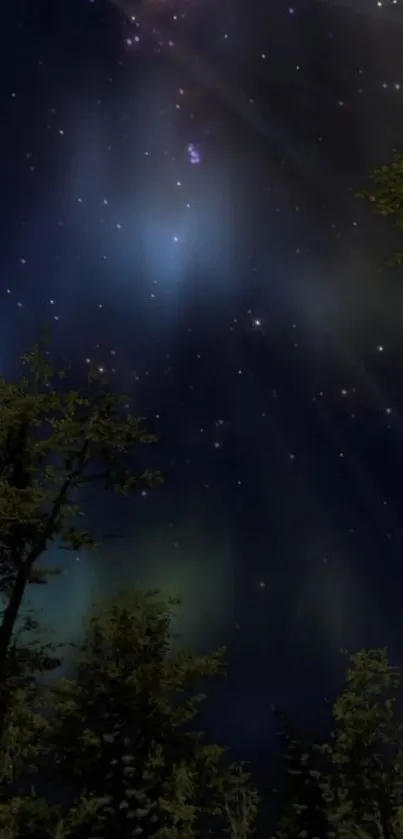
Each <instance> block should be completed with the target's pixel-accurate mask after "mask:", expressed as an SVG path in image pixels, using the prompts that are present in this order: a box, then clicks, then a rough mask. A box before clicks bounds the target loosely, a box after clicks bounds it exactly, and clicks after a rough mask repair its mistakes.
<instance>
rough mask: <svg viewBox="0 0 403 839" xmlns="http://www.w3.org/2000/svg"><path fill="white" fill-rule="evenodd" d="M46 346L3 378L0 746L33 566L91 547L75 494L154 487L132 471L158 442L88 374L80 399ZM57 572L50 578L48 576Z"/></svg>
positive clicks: (40, 576) (38, 573)
mask: <svg viewBox="0 0 403 839" xmlns="http://www.w3.org/2000/svg"><path fill="white" fill-rule="evenodd" d="M65 377H66V371H64V370H61V371H57V370H56V369H55V368H54V367H53V366H52V365H51V364H50V362H49V358H48V354H47V352H46V350H45V349H44V347H42V346H40V345H36V346H35V347H34V348H33V349H32V350H31V352H29V353H27V354H26V355H24V356H23V357H22V359H21V375H20V378H19V379H18V380H17V381H15V382H13V381H8V380H6V379H4V378H0V597H1V598H2V599H3V601H4V603H5V607H4V611H3V615H2V621H1V625H0V685H1V686H2V689H1V691H0V741H1V738H2V736H3V727H4V721H5V715H6V711H7V704H8V701H9V697H8V692H7V688H6V681H7V679H6V677H7V658H8V654H9V652H10V649H11V645H12V638H13V633H14V631H15V628H16V626H17V619H18V617H19V614H20V610H21V604H22V602H23V597H24V593H25V590H26V587H27V586H29V585H32V584H43V583H45V582H46V580H47V575H48V572H46V571H45V569H43V568H41V567H39V566H38V561H40V558H41V557H42V556H43V555H44V553H45V552H46V550H47V549H48V547H49V545H50V544H51V543H57V545H58V546H60V547H62V548H67V549H71V550H79V549H80V548H90V547H92V546H93V545H94V542H93V539H92V537H91V535H90V533H88V532H87V531H86V530H85V529H83V527H82V525H81V524H80V522H81V520H82V517H83V515H84V513H83V510H82V508H81V506H80V504H79V503H78V495H79V493H80V491H81V490H82V489H83V488H85V487H87V486H88V485H94V484H101V485H102V486H104V487H106V488H111V489H114V490H116V491H118V492H123V493H126V492H130V491H131V490H132V489H133V488H134V487H135V486H136V485H137V482H138V481H146V482H152V481H155V480H159V475H158V474H151V473H148V472H144V471H143V472H141V473H140V474H139V475H137V474H136V471H135V469H134V467H133V464H132V463H131V462H130V456H131V454H132V451H133V445H134V444H135V443H149V442H153V441H154V439H155V438H154V437H153V436H152V435H150V434H149V433H148V432H147V431H146V429H145V427H144V424H143V421H142V420H141V419H139V418H137V417H135V416H134V415H133V414H132V413H131V412H130V409H129V407H128V406H129V400H128V399H127V397H120V396H115V395H114V394H112V393H110V392H109V391H108V390H107V389H106V387H105V384H104V382H102V381H101V380H99V379H96V378H95V377H94V376H93V374H92V373H90V375H89V377H88V382H87V386H86V388H85V390H84V391H83V392H81V391H79V390H75V389H74V390H72V389H68V388H67V387H66V383H65V382H64V381H63V380H64V379H65ZM53 573H54V572H53Z"/></svg>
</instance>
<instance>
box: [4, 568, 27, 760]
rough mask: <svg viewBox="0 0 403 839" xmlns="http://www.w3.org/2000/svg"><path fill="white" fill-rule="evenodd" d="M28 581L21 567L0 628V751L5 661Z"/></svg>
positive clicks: (5, 710)
mask: <svg viewBox="0 0 403 839" xmlns="http://www.w3.org/2000/svg"><path fill="white" fill-rule="evenodd" d="M27 579H28V568H27V567H26V566H23V567H22V568H20V570H19V571H18V574H17V576H16V578H15V583H14V587H13V590H12V592H11V595H10V599H9V601H8V604H7V606H6V609H5V612H4V615H3V621H2V624H1V626H0V749H1V743H2V740H3V733H4V725H5V721H6V714H7V704H8V703H7V686H6V680H7V659H8V652H9V649H10V644H11V640H12V637H13V632H14V628H15V624H16V621H17V618H18V613H19V611H20V606H21V603H22V599H23V597H24V592H25V586H26V584H27Z"/></svg>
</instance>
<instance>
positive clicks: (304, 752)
mask: <svg viewBox="0 0 403 839" xmlns="http://www.w3.org/2000/svg"><path fill="white" fill-rule="evenodd" d="M276 717H277V721H278V724H279V727H280V735H281V737H282V740H283V744H284V746H283V762H284V808H283V812H282V814H281V817H280V819H279V821H278V824H277V829H276V832H275V839H305V838H307V839H312V838H313V837H321V839H322V837H326V836H330V834H331V824H330V813H329V809H328V807H327V803H326V795H325V790H326V782H327V771H326V770H327V766H326V759H324V752H323V749H322V747H321V746H318V745H316V744H315V743H313V742H311V740H310V738H308V737H306V736H303V735H302V734H301V733H299V732H298V731H297V730H296V729H295V728H294V727H293V726H292V725H291V724H290V721H289V720H288V719H287V718H286V716H285V714H284V713H280V712H276Z"/></svg>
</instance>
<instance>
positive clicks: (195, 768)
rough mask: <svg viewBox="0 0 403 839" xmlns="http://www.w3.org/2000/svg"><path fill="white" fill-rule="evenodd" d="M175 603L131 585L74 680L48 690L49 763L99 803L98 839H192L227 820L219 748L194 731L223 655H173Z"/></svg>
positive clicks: (99, 621)
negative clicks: (209, 822)
mask: <svg viewBox="0 0 403 839" xmlns="http://www.w3.org/2000/svg"><path fill="white" fill-rule="evenodd" d="M176 605H177V602H176V601H173V600H169V601H167V602H164V601H163V600H161V599H160V598H159V596H158V593H157V592H149V593H146V594H144V593H142V592H141V591H139V590H137V589H135V588H130V589H126V590H125V591H122V593H121V594H120V596H119V597H118V598H117V599H116V600H114V601H113V602H110V603H108V602H105V603H102V604H101V605H100V606H99V607H98V608H96V609H95V610H94V612H93V614H92V615H91V617H90V619H89V622H88V626H87V632H86V636H85V639H84V641H83V644H82V647H81V649H80V653H79V655H78V657H77V661H76V673H75V679H74V680H61V681H60V682H58V683H57V684H56V685H54V686H53V687H52V689H51V693H52V707H53V718H52V726H51V731H50V736H49V740H48V749H49V756H50V758H51V765H52V767H53V768H54V767H57V772H58V775H59V777H60V779H61V780H62V781H63V782H64V783H68V784H69V785H71V786H75V787H76V789H79V790H80V791H82V792H83V793H84V794H85V795H86V796H87V797H88V798H89V799H92V800H95V801H97V802H98V808H97V816H96V819H95V820H94V827H93V830H94V836H97V837H107V836H110V835H115V834H116V835H119V836H120V837H122V839H124V838H125V837H133V836H137V835H140V834H144V835H147V837H150V836H156V837H158V838H159V839H168V838H169V839H181V837H183V839H185V837H187V839H192V837H193V836H196V835H197V834H198V832H199V829H200V824H201V822H202V820H203V819H207V818H214V817H220V816H223V815H224V799H223V797H222V795H223V792H224V789H225V788H226V785H227V790H228V802H229V801H230V800H231V801H232V798H231V795H232V794H233V790H234V789H235V785H234V784H233V786H232V787H231V789H230V779H231V780H232V775H231V772H230V770H228V773H227V774H225V773H226V769H225V749H224V748H222V747H221V746H215V745H211V744H207V743H206V742H205V740H204V737H203V735H202V733H201V732H198V731H197V730H196V723H197V718H198V715H199V712H200V710H201V708H202V705H203V703H204V700H205V694H204V693H203V692H200V684H203V683H204V682H205V681H206V680H208V679H211V678H214V677H215V676H217V675H219V674H220V673H221V672H222V668H223V652H224V651H223V650H217V651H216V652H214V653H212V654H210V655H207V656H203V655H195V654H193V653H189V652H187V651H185V650H182V651H180V652H174V649H173V643H172V642H173V641H174V640H175V637H176V636H174V635H173V634H172V630H171V626H172V617H173V610H174V609H175V608H176ZM223 775H224V779H223ZM226 779H228V780H226ZM223 784H224V786H223ZM226 800H227V799H226ZM92 835H93V834H92V833H90V834H89V833H88V830H87V832H86V834H85V837H86V839H91V836H92ZM238 835H239V836H241V834H238ZM245 835H246V834H245ZM78 836H81V834H78ZM83 837H84V834H83Z"/></svg>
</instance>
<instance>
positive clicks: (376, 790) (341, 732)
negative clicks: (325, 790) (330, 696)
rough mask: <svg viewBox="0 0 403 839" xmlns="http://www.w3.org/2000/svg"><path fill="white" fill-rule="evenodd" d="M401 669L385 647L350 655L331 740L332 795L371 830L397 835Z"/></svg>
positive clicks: (402, 774) (402, 759)
mask: <svg viewBox="0 0 403 839" xmlns="http://www.w3.org/2000/svg"><path fill="white" fill-rule="evenodd" d="M400 689H401V674H400V670H399V669H398V668H396V667H394V666H393V665H391V664H390V662H389V660H388V657H387V652H386V650H384V649H383V650H382V649H381V650H368V651H362V652H359V653H357V654H355V655H353V656H352V657H351V660H350V666H349V668H348V670H347V674H346V687H345V690H344V691H343V693H342V694H341V696H340V697H339V699H338V700H337V702H336V703H335V705H334V710H333V714H334V720H335V729H334V732H333V736H332V739H331V741H330V755H331V762H332V767H333V769H334V777H333V783H332V785H331V786H330V790H331V791H333V792H335V794H334V796H333V797H334V800H335V801H338V802H344V806H346V804H345V802H346V800H347V801H349V802H350V807H349V817H350V818H351V820H352V821H353V822H354V824H356V825H360V826H362V827H363V828H364V829H365V830H367V831H369V834H370V835H379V836H383V837H384V839H387V837H390V836H393V835H394V832H393V824H394V823H395V821H396V818H397V817H398V814H399V812H400V810H401V808H402V807H403V724H402V721H401V720H400V718H399V693H400Z"/></svg>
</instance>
